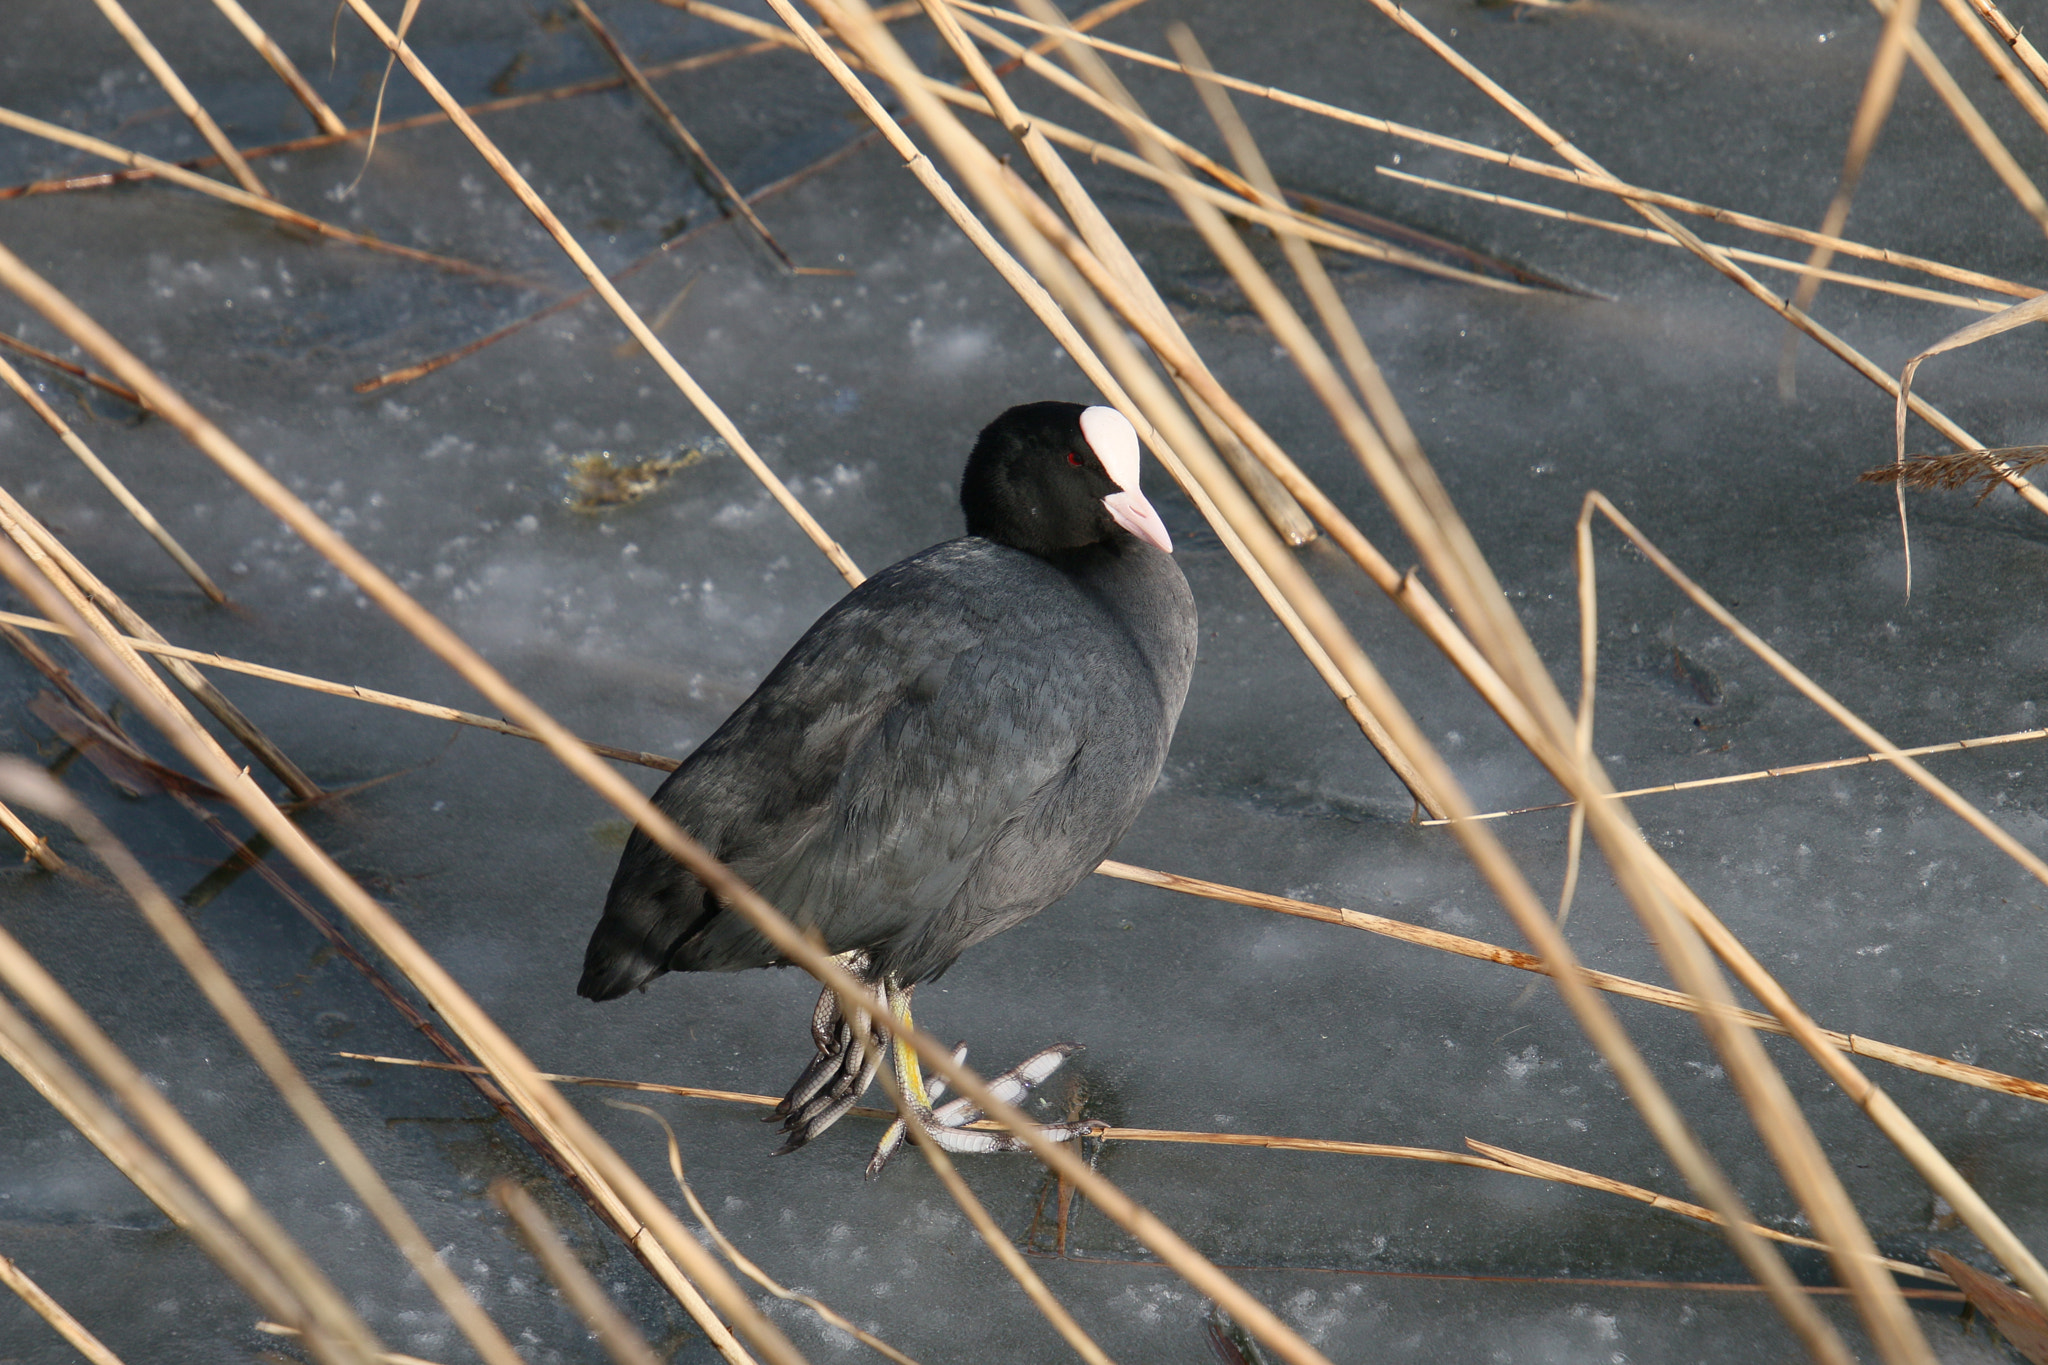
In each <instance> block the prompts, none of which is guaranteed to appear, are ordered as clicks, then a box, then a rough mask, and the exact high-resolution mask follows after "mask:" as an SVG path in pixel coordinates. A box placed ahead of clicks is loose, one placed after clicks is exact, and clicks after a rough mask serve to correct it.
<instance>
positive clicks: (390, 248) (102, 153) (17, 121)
mask: <svg viewBox="0 0 2048 1365" xmlns="http://www.w3.org/2000/svg"><path fill="white" fill-rule="evenodd" d="M0 127H5V128H13V129H16V130H18V131H20V132H24V133H31V134H33V135H35V136H36V137H40V138H44V139H47V140H48V141H51V142H56V143H61V144H62V145H64V146H66V147H75V148H77V149H78V150H79V151H82V152H90V153H92V154H93V155H94V156H97V157H103V158H105V159H106V160H108V161H117V162H119V163H121V164H122V165H124V166H138V167H145V168H147V169H148V170H149V171H150V172H151V173H153V174H154V175H156V176H157V177H158V178H159V179H163V180H168V181H170V182H171V183H172V184H174V185H182V186H183V187H184V188H186V189H188V190H197V191H198V192H199V193H201V194H205V195H210V196H212V197H213V198H215V199H219V200H223V201H224V202H226V203H230V204H233V205H234V206H235V207H237V208H244V209H248V210H250V211H251V212H254V213H260V214H263V215H264V216H265V217H268V218H273V219H275V220H277V221H278V222H280V223H283V224H285V225H286V226H288V227H295V228H301V229H304V230H305V231H307V232H312V233H317V234H319V235H320V236H322V237H331V238H333V239H334V240H335V241H337V242H347V243H348V244H349V245H351V246H359V247H362V248H363V249H364V250H366V251H379V252H382V253H384V254H385V255H387V256H397V257H400V258H401V259H403V260H408V261H418V262H420V263H421V264H423V265H431V266H434V267H436V268H437V269H441V270H446V271H449V272H451V273H453V274H458V275H473V276H475V277H477V278H478V279H484V280H490V281H492V282H493V283H496V284H510V285H515V286H517V287H518V288H521V289H545V288H547V287H548V286H546V285H544V284H540V283H537V282H536V281H533V280H528V279H523V278H521V277H520V276H517V275H509V274H507V273H505V272H504V271H502V270H493V269H491V268H490V267H489V266H482V265H477V264H475V263H473V262H470V261H463V260H457V259H456V258H455V257H453V256H442V255H439V254H437V253H435V252H432V251H421V250H420V249H419V248H417V247H410V246H400V245H398V244H397V243H396V242H387V241H384V240H382V239H381V238H377V237H372V236H370V235H369V234H367V233H362V232H351V231H349V230H348V229H347V228H341V227H336V226H334V225H333V224H332V223H329V222H326V221H324V220H322V219H319V218H315V217H313V216H311V215H310V214H305V213H300V212H299V211H298V210H297V209H293V208H286V207H285V206H284V205H283V204H280V203H278V202H277V201H276V200H274V199H270V198H267V197H265V196H263V195H260V194H252V193H250V192H249V191H247V190H238V189H236V188H235V187H234V186H233V185H223V184H221V183H220V182H219V181H218V180H209V179H207V178H206V177H205V176H203V175H200V174H198V173H197V172H195V171H188V170H186V169H184V168H183V167H182V166H174V165H172V164H171V163H170V162H168V161H159V160H157V159H156V158H155V157H153V156H145V155H143V154H142V153H141V152H131V151H129V150H127V149H126V148H125V147H117V146H115V145H114V144H113V143H111V142H103V141H101V140H100V139H99V138H96V137H88V136H86V135H85V134H84V133H74V132H72V131H71V130H70V129H69V128H64V127H60V126H59V125H57V124H54V123H46V122H44V121H43V120H42V119H39V118H31V117H29V116H28V115H27V114H21V113H16V112H15V111H14V110H12V109H4V108H0Z"/></svg>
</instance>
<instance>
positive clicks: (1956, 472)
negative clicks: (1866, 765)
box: [1856, 446, 2048, 753]
mask: <svg viewBox="0 0 2048 1365" xmlns="http://www.w3.org/2000/svg"><path fill="white" fill-rule="evenodd" d="M2044 464H2048V446H1998V447H1996V448H1994V449H1991V450H1953V451H1950V452H1949V453H1948V454H1946V455H1923V454H1914V455H1909V456H1907V457H1906V459H1905V460H1903V461H1895V462H1894V463H1892V464H1883V465H1879V466H1878V467H1877V468H1875V469H1866V470H1864V471H1863V472H1862V473H1861V474H1858V475H1857V476H1856V482H1858V483H1898V484H1903V485H1905V486H1906V487H1907V488H1916V489H1919V490H1920V491H1921V492H1923V493H1925V492H1948V493H1952V492H1955V491H1956V490H1957V489H1961V488H1967V487H1969V486H1970V485H1971V484H1976V485H1977V501H1978V502H1980V503H1981V502H1983V501H1984V499H1986V498H1988V497H1990V496H1991V495H1992V494H1993V493H1994V492H1996V491H1997V490H1998V489H1999V488H2001V487H2003V486H2004V484H2005V475H2006V472H2007V471H2008V470H2013V471H2017V472H2018V473H2021V474H2031V473H2033V472H2034V471H2035V470H2036V469H2039V468H2041V466H2042V465H2044ZM1907 752H1908V753H1915V752H1918V751H1917V750H1908V751H1907Z"/></svg>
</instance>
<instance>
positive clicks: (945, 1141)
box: [867, 978, 1103, 1180]
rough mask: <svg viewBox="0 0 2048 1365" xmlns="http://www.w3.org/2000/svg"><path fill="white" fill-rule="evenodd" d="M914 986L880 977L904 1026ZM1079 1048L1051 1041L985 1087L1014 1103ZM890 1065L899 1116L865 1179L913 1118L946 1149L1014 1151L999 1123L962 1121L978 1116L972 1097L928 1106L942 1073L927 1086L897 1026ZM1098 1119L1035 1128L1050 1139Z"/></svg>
mask: <svg viewBox="0 0 2048 1365" xmlns="http://www.w3.org/2000/svg"><path fill="white" fill-rule="evenodd" d="M913 989H915V988H914V987H903V986H898V985H897V984H896V981H895V979H894V978H884V980H883V991H884V998H885V1002H886V1004H887V1006H888V1009H889V1013H890V1014H891V1015H892V1016H893V1017H894V1018H895V1020H896V1022H897V1023H898V1024H900V1025H902V1026H903V1028H904V1029H905V1030H908V1029H909V1028H910V1027H911V1019H910V994H911V991H912V990H913ZM1080 1050H1081V1048H1080V1045H1079V1044H1077V1043H1057V1044H1055V1045H1053V1046H1052V1047H1049V1048H1046V1049H1044V1050H1043V1051H1041V1052H1034V1053H1032V1054H1031V1055H1030V1056H1029V1057H1026V1058H1025V1059H1024V1060H1023V1061H1022V1062H1019V1063H1018V1064H1017V1065H1016V1066H1013V1067H1011V1068H1010V1069H1009V1070H1008V1071H1005V1072H1004V1073H1003V1074H1002V1075H1000V1076H995V1077H992V1078H990V1080H989V1082H988V1088H989V1089H990V1090H992V1091H994V1092H995V1096H996V1098H997V1099H999V1100H1002V1101H1003V1102H1004V1103H1006V1104H1015V1103H1017V1102H1018V1101H1019V1100H1021V1099H1023V1098H1024V1096H1025V1095H1027V1094H1029V1093H1030V1091H1031V1087H1032V1086H1034V1085H1037V1084H1038V1083H1039V1082H1040V1081H1043V1080H1044V1079H1045V1078H1046V1077H1048V1076H1050V1075H1052V1073H1053V1072H1055V1071H1057V1070H1059V1069H1060V1064H1061V1063H1062V1062H1064V1061H1066V1060H1067V1058H1069V1057H1071V1056H1073V1055H1074V1054H1075V1053H1076V1052H1079V1051H1080ZM966 1056H967V1045H966V1044H965V1043H961V1044H958V1045H957V1046H955V1047H954V1049H953V1060H954V1061H956V1062H957V1061H960V1060H961V1059H963V1058H964V1057H966ZM889 1063H890V1068H891V1070H892V1071H893V1072H894V1074H895V1076H896V1088H897V1090H898V1092H899V1093H901V1095H902V1096H903V1105H904V1108H905V1109H906V1110H907V1114H906V1117H905V1118H899V1119H897V1120H896V1122H894V1123H892V1124H890V1125H889V1130H888V1131H887V1132H885V1133H883V1134H882V1140H881V1142H880V1143H879V1144H877V1145H876V1147H875V1155H874V1158H873V1159H872V1160H871V1161H869V1162H868V1172H867V1174H868V1179H870V1180H873V1179H874V1178H875V1177H876V1176H878V1175H880V1174H881V1173H882V1167H883V1166H885V1165H887V1164H888V1161H889V1158H890V1157H891V1156H894V1155H895V1153H896V1149H897V1148H898V1147H900V1146H901V1145H902V1143H903V1139H904V1136H905V1132H904V1127H903V1125H904V1123H905V1122H906V1121H908V1122H911V1123H915V1124H916V1125H917V1126H918V1127H919V1128H922V1129H923V1130H924V1132H925V1135H926V1136H928V1137H929V1138H931V1140H932V1141H933V1142H936V1143H937V1144H938V1145H939V1146H940V1147H941V1148H943V1149H944V1150H946V1151H948V1152H1015V1151H1021V1150H1022V1149H1023V1147H1024V1143H1023V1141H1022V1140H1020V1139H1019V1138H1017V1137H1016V1136H1015V1135H1014V1134H1011V1133H1007V1132H1003V1131H1001V1130H1000V1129H990V1128H971V1127H969V1126H968V1125H969V1124H971V1123H973V1122H974V1121H975V1120H976V1119H978V1118H980V1117H981V1113H982V1111H981V1108H980V1106H979V1105H977V1104H975V1103H974V1102H973V1101H972V1100H969V1099H966V1098H965V1097H962V1098H960V1099H957V1100H953V1101H951V1102H949V1103H946V1104H942V1105H939V1106H938V1107H937V1108H933V1101H935V1100H936V1099H938V1097H939V1096H940V1095H941V1094H943V1093H945V1088H946V1087H945V1082H944V1080H943V1079H940V1080H935V1081H933V1082H932V1084H931V1085H930V1086H926V1085H925V1083H924V1068H923V1067H922V1066H920V1065H919V1063H918V1058H917V1050H916V1049H915V1048H913V1047H911V1046H910V1044H909V1043H908V1042H906V1041H905V1035H904V1034H903V1033H901V1032H899V1033H898V1034H897V1035H896V1037H895V1038H893V1039H892V1040H890V1043H889ZM1102 1127H1103V1125H1102V1124H1101V1123H1100V1122H1099V1121H1097V1120H1095V1119H1083V1120H1081V1121H1079V1122H1076V1123H1049V1124H1045V1125H1042V1126H1041V1127H1040V1128H1039V1130H1038V1131H1039V1132H1040V1133H1041V1134H1043V1135H1044V1136H1046V1137H1048V1138H1051V1139H1052V1140H1053V1141H1054V1142H1066V1141H1068V1140H1069V1139H1072V1138H1077V1137H1082V1136H1085V1135H1087V1134H1090V1133H1097V1132H1100V1131H1101V1130H1102Z"/></svg>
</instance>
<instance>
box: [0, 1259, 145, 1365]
mask: <svg viewBox="0 0 2048 1365" xmlns="http://www.w3.org/2000/svg"><path fill="white" fill-rule="evenodd" d="M0 1284H4V1285H6V1286H7V1287H8V1288H9V1289H12V1290H13V1291H14V1292H15V1293H16V1294H18V1295H19V1296H20V1297H21V1301H22V1302H23V1303H25V1304H27V1305H28V1306H29V1307H30V1308H32V1309H34V1310H35V1312H36V1316H38V1317H40V1318H41V1319H42V1320H43V1321H44V1322H47V1323H49V1324H50V1326H52V1327H53V1328H55V1329H56V1331H57V1335H58V1336H60V1337H63V1338H64V1340H65V1341H66V1342H68V1343H70V1345H71V1347H72V1349H73V1350H75V1351H77V1352H78V1353H79V1354H80V1355H82V1356H84V1357H85V1358H86V1359H87V1360H89V1361H91V1362H92V1365H121V1357H119V1356H117V1355H115V1354H114V1353H113V1352H112V1351H110V1350H108V1349H107V1345H106V1343H105V1342H103V1341H101V1340H100V1339H99V1338H98V1337H96V1336H94V1335H93V1334H92V1332H91V1331H90V1330H89V1329H88V1328H87V1327H86V1325H85V1324H84V1323H82V1322H80V1321H79V1320H78V1319H77V1318H75V1317H73V1316H71V1314H70V1313H68V1312H66V1311H65V1309H64V1305H63V1304H61V1303H59V1302H57V1301H56V1300H55V1299H53V1298H51V1297H50V1295H49V1294H48V1293H47V1292H46V1291H45V1290H44V1289H43V1287H42V1286H41V1285H39V1284H37V1283H36V1282H35V1281H34V1280H32V1279H30V1278H29V1274H28V1272H27V1271H26V1270H23V1269H22V1268H21V1267H20V1266H18V1265H16V1264H15V1263H14V1262H13V1261H10V1260H8V1259H7V1257H5V1256H0Z"/></svg>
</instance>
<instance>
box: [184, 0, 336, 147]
mask: <svg viewBox="0 0 2048 1365" xmlns="http://www.w3.org/2000/svg"><path fill="white" fill-rule="evenodd" d="M213 7H214V8H215V9H217V10H219V11H220V12H221V13H222V14H224V15H226V16H227V21H228V22H229V23H231V24H233V25H234V26H235V31H236V32H238V33H240V34H241V35H242V36H243V37H244V38H246V39H247V40H248V42H249V46H251V47H253V48H255V49H256V51H257V53H258V54H259V55H260V56H261V57H262V58H263V60H264V61H266V62H268V63H270V69H271V70H272V71H275V72H276V73H277V78H278V79H279V80H281V81H283V82H284V83H285V88H286V89H288V90H290V91H291V92H292V97H293V98H294V99H296V100H298V102H299V103H300V104H303V105H304V106H306V112H307V113H309V114H311V115H312V116H313V122H315V123H317V124H319V125H320V131H321V132H323V133H326V134H329V135H330V136H333V135H336V134H340V133H346V132H347V131H348V125H347V124H346V123H343V122H342V121H341V119H340V117H339V116H338V115H336V114H335V112H334V111H333V110H332V109H330V108H328V107H327V101H326V100H323V99H321V98H320V92H319V91H317V90H315V89H314V88H313V86H312V84H311V83H310V82H308V81H307V80H306V78H305V77H304V76H302V75H300V74H299V68H298V67H297V66H295V65H293V64H292V59H291V58H290V57H287V56H286V55H285V53H284V49H283V48H281V47H279V46H278V45H277V44H276V43H274V42H272V41H271V40H270V35H269V34H268V33H265V32H264V31H263V26H262V25H261V24H259V23H257V22H256V21H255V20H254V19H252V18H251V17H250V16H249V11H247V10H245V9H243V8H242V6H241V5H240V3H238V0H213Z"/></svg>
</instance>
